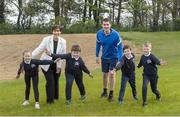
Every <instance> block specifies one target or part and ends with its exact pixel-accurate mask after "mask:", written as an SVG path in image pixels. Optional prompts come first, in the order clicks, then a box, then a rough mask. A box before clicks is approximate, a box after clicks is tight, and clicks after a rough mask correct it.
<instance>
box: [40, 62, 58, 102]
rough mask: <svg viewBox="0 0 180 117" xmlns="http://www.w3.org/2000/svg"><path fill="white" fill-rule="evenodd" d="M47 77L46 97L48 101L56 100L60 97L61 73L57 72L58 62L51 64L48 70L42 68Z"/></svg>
mask: <svg viewBox="0 0 180 117" xmlns="http://www.w3.org/2000/svg"><path fill="white" fill-rule="evenodd" d="M42 71H43V73H44V76H45V78H46V97H47V100H46V101H47V103H52V102H54V99H59V77H60V73H56V64H52V65H50V67H49V69H48V71H44V70H43V69H42Z"/></svg>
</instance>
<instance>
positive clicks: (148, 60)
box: [138, 54, 160, 75]
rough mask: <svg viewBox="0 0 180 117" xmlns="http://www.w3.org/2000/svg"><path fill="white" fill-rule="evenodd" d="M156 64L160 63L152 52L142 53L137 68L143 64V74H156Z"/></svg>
mask: <svg viewBox="0 0 180 117" xmlns="http://www.w3.org/2000/svg"><path fill="white" fill-rule="evenodd" d="M157 65H160V60H159V59H158V58H156V57H155V56H154V55H153V54H150V55H149V56H145V55H142V56H141V59H140V62H139V64H138V68H140V67H142V66H143V68H144V69H143V74H145V75H157V72H158V69H157Z"/></svg>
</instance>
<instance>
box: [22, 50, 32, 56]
mask: <svg viewBox="0 0 180 117" xmlns="http://www.w3.org/2000/svg"><path fill="white" fill-rule="evenodd" d="M28 52H30V53H31V51H30V50H24V51H23V53H22V54H23V56H24V54H25V53H28Z"/></svg>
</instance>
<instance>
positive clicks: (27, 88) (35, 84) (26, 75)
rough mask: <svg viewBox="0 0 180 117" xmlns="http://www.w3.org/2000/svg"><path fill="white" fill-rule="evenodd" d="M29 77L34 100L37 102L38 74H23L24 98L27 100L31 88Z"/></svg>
mask: <svg viewBox="0 0 180 117" xmlns="http://www.w3.org/2000/svg"><path fill="white" fill-rule="evenodd" d="M31 78H32V84H33V90H34V98H35V101H36V102H39V90H38V82H39V77H38V74H37V75H33V76H31V75H28V74H25V84H26V89H25V100H29V95H30V88H31Z"/></svg>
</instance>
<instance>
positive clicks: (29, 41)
mask: <svg viewBox="0 0 180 117" xmlns="http://www.w3.org/2000/svg"><path fill="white" fill-rule="evenodd" d="M45 36H47V35H0V55H1V56H0V80H2V79H14V78H15V75H16V71H17V68H18V65H19V63H20V61H21V60H22V52H23V50H26V49H31V50H34V49H35V48H36V47H37V46H38V45H39V44H40V42H41V40H42V38H43V37H45ZM62 37H63V38H65V39H66V41H67V51H68V52H69V50H70V48H71V46H72V44H74V43H78V44H79V45H80V46H81V48H82V57H83V58H84V60H85V61H86V64H87V66H88V67H89V68H90V70H94V69H96V68H98V67H100V65H97V64H96V63H95V34H63V35H62ZM123 43H128V44H130V45H131V46H132V47H133V48H135V45H134V44H132V43H130V42H127V41H123Z"/></svg>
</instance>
